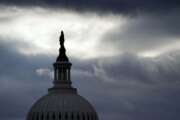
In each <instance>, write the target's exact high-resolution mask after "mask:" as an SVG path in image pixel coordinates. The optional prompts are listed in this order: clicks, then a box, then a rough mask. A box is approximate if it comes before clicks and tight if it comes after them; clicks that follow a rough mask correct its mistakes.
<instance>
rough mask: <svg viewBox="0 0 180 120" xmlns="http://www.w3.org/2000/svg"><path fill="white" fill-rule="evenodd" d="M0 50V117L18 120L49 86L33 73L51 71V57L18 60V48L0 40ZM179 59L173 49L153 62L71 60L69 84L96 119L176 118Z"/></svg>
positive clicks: (133, 58) (45, 79) (20, 57)
mask: <svg viewBox="0 0 180 120" xmlns="http://www.w3.org/2000/svg"><path fill="white" fill-rule="evenodd" d="M0 46H1V47H0V54H1V65H0V69H1V70H0V71H1V72H0V84H1V87H0V96H1V97H0V98H1V99H0V106H1V108H4V109H0V118H1V119H3V120H11V119H13V120H14V119H16V118H17V119H24V117H25V115H26V112H27V111H28V109H29V107H30V106H31V105H32V103H33V102H35V100H37V99H38V98H39V97H40V96H42V95H43V94H46V89H47V88H48V87H50V86H51V81H52V80H49V78H48V77H44V76H38V74H37V73H36V70H37V69H39V68H49V69H52V67H51V65H52V62H54V60H55V58H54V57H49V56H46V55H38V56H23V55H21V54H20V53H18V52H17V51H16V47H18V44H9V43H8V42H1V44H0ZM15 46H16V47H15ZM179 59H180V54H179V51H174V52H172V53H169V54H165V55H161V56H159V57H157V58H153V59H152V58H143V57H138V56H136V55H134V54H129V53H124V54H123V55H121V56H117V57H114V58H99V59H94V60H77V59H73V58H71V61H72V63H73V69H72V79H73V85H74V86H76V87H77V88H78V90H79V93H80V94H81V95H83V96H85V97H86V98H87V99H88V100H90V102H92V103H93V105H94V106H95V107H96V109H97V111H98V113H99V114H100V119H102V120H109V119H114V120H119V119H124V120H144V119H147V120H152V119H153V120H161V119H163V120H170V119H172V118H173V120H179V118H180V115H179V114H178V113H179V110H180V105H179V100H180V97H179V92H180V88H179V84H180V82H179V80H180V73H179V71H180V63H179ZM47 75H49V73H47ZM9 116H11V118H10V117H9Z"/></svg>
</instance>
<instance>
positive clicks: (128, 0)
mask: <svg viewBox="0 0 180 120" xmlns="http://www.w3.org/2000/svg"><path fill="white" fill-rule="evenodd" d="M0 3H1V4H6V5H20V6H47V7H52V8H59V7H62V8H68V9H74V10H78V11H96V12H100V13H103V12H113V13H130V14H131V13H136V12H145V11H147V12H148V11H149V12H157V11H159V12H164V11H169V10H171V9H174V8H179V6H180V2H179V1H178V0H151V1H147V0H138V1H133V0H89V1H84V0H1V1H0Z"/></svg>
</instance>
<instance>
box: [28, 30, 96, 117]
mask: <svg viewBox="0 0 180 120" xmlns="http://www.w3.org/2000/svg"><path fill="white" fill-rule="evenodd" d="M60 45H61V48H60V49H59V56H58V57H57V60H56V62H55V63H54V64H53V65H54V82H53V83H54V86H53V87H52V88H50V89H49V90H48V94H47V95H45V96H43V97H41V98H40V99H39V100H38V101H37V102H35V103H34V105H33V106H32V107H31V109H30V110H29V112H28V114H27V118H26V119H27V120H98V115H97V113H96V111H95V109H94V108H93V106H92V105H91V104H90V103H89V102H88V101H87V100H86V99H85V98H83V97H82V96H80V95H79V94H78V92H77V90H76V88H73V87H72V86H71V79H70V69H71V65H72V64H71V63H70V62H69V59H68V57H67V56H66V50H65V47H64V34H63V32H61V36H60Z"/></svg>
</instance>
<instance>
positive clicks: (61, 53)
mask: <svg viewBox="0 0 180 120" xmlns="http://www.w3.org/2000/svg"><path fill="white" fill-rule="evenodd" d="M59 42H60V45H61V47H60V49H59V56H58V58H57V60H56V61H59V62H62V61H69V60H68V57H67V56H66V49H65V47H64V32H63V31H61V36H60V38H59Z"/></svg>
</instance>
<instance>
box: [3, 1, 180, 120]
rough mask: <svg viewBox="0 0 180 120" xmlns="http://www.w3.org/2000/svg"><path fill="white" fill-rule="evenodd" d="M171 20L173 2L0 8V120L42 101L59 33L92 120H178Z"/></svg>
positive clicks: (177, 37) (20, 118) (177, 5)
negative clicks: (92, 113)
mask: <svg viewBox="0 0 180 120" xmlns="http://www.w3.org/2000/svg"><path fill="white" fill-rule="evenodd" d="M179 13H180V1H179V0H149V1H147V0H138V1H133V0H88V1H87V0H0V106H1V107H0V119H2V120H24V119H25V116H26V114H27V112H28V110H29V109H30V107H31V105H32V104H33V103H34V102H35V101H36V100H37V99H38V98H40V97H41V96H43V95H45V94H47V89H48V88H50V87H51V86H52V81H53V80H52V79H53V78H52V71H53V67H52V64H53V63H54V62H55V60H56V57H57V55H58V48H59V41H58V39H59V35H60V31H61V30H64V33H65V39H66V41H65V46H66V49H67V55H68V56H69V59H70V61H71V62H72V64H73V66H72V82H73V86H74V87H77V88H78V91H79V94H80V95H82V96H84V97H85V98H87V99H88V100H89V101H90V102H91V103H92V104H93V106H94V107H95V109H96V110H97V112H98V114H99V118H100V120H179V119H180V102H179V101H180V95H179V93H180V22H179V21H180V15H179Z"/></svg>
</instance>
